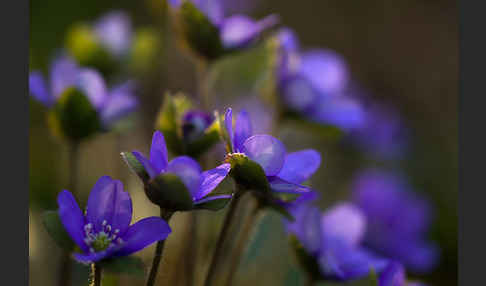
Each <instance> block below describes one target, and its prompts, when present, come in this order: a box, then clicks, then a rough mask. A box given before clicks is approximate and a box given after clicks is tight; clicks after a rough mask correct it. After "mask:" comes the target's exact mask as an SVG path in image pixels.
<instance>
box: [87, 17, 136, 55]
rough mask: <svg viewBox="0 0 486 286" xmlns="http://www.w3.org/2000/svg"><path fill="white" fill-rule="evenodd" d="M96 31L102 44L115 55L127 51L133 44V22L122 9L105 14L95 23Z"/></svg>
mask: <svg viewBox="0 0 486 286" xmlns="http://www.w3.org/2000/svg"><path fill="white" fill-rule="evenodd" d="M94 31H95V33H96V35H97V36H98V38H99V40H100V42H101V44H102V45H103V46H104V47H105V48H106V49H108V50H109V51H110V52H111V53H113V54H114V55H115V56H121V55H123V54H125V53H127V52H128V50H129V49H130V47H131V45H132V36H133V35H132V34H133V32H132V23H131V20H130V17H128V15H127V14H126V13H124V12H122V11H112V12H109V13H107V14H105V15H103V16H102V17H101V18H100V19H99V20H98V21H96V23H95V24H94Z"/></svg>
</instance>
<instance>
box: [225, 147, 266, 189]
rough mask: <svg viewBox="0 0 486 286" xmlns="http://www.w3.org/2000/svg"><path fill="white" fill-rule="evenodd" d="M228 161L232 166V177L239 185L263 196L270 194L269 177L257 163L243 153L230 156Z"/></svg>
mask: <svg viewBox="0 0 486 286" xmlns="http://www.w3.org/2000/svg"><path fill="white" fill-rule="evenodd" d="M226 160H227V162H229V163H230V164H231V171H230V175H231V176H232V177H233V179H234V180H235V182H236V183H237V184H238V185H240V186H242V187H243V188H244V189H248V190H253V191H255V192H257V193H260V195H263V196H268V195H269V194H270V184H269V183H268V180H267V176H266V175H265V172H264V171H263V169H262V167H261V166H260V165H259V164H258V163H257V162H255V161H253V160H250V158H248V157H247V156H246V155H245V154H241V153H233V154H229V155H227V159H226Z"/></svg>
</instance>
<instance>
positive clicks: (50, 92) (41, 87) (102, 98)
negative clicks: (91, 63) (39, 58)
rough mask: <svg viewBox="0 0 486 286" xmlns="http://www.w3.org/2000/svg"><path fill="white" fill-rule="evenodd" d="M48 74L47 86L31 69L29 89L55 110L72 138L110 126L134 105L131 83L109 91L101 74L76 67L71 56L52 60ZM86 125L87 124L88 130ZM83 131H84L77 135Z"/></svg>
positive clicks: (67, 133) (61, 125) (65, 132)
mask: <svg viewBox="0 0 486 286" xmlns="http://www.w3.org/2000/svg"><path fill="white" fill-rule="evenodd" d="M49 77H50V78H49V85H48V84H47V83H46V80H45V79H44V77H43V76H42V74H41V73H40V72H39V71H33V72H31V73H30V75H29V89H30V92H31V94H32V96H33V97H34V98H35V99H36V100H37V101H39V102H40V103H42V104H43V105H44V106H46V107H48V108H49V109H51V110H53V111H54V113H55V115H56V118H57V119H58V121H59V124H60V128H61V130H62V132H64V134H65V135H67V136H68V137H71V138H72V139H80V138H76V137H83V136H88V135H90V134H91V133H93V132H95V131H99V130H108V129H110V128H111V127H112V126H113V125H114V124H115V123H116V122H117V121H118V120H119V119H121V118H122V117H124V116H126V115H127V114H129V113H130V112H132V111H134V109H135V108H136V106H137V99H136V97H135V96H134V83H133V82H131V81H128V82H126V83H123V84H121V85H118V86H115V87H113V88H112V89H111V90H109V89H108V88H107V87H106V84H105V81H104V79H103V77H102V76H101V74H100V73H98V72H97V71H96V70H94V69H89V68H81V67H79V66H78V65H77V64H76V63H75V62H74V61H73V60H72V59H71V58H67V57H61V58H58V59H56V60H54V62H53V63H52V64H51V67H50V71H49ZM86 126H88V127H89V130H87V131H86V130H85V129H86ZM83 128H84V129H83ZM83 130H85V131H86V132H84V133H83V134H76V132H81V131H83ZM73 137H74V138H73Z"/></svg>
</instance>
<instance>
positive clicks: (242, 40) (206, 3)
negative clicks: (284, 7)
mask: <svg viewBox="0 0 486 286" xmlns="http://www.w3.org/2000/svg"><path fill="white" fill-rule="evenodd" d="M187 1H188V2H192V3H193V4H194V5H195V6H196V7H197V8H198V9H199V10H200V11H201V12H202V13H203V14H204V15H206V17H208V19H209V20H210V21H211V23H212V24H213V25H214V26H215V27H217V28H218V29H219V33H220V38H221V42H222V44H223V47H224V48H225V49H239V48H243V47H244V46H246V45H248V44H249V43H251V42H252V41H253V40H254V39H256V38H257V37H258V36H260V34H261V33H262V32H263V31H265V30H267V29H268V28H271V27H273V26H275V25H276V24H277V23H278V17H277V16H276V15H273V14H272V15H269V16H267V17H265V18H263V19H261V20H259V21H255V20H253V19H251V18H249V17H247V16H245V15H241V14H236V15H232V16H229V17H227V16H225V11H223V10H224V8H223V4H224V3H223V2H224V1H222V0H215V1H210V0H187ZM183 2H184V0H169V4H170V6H172V8H175V9H177V8H179V6H180V5H181V4H182V3H183Z"/></svg>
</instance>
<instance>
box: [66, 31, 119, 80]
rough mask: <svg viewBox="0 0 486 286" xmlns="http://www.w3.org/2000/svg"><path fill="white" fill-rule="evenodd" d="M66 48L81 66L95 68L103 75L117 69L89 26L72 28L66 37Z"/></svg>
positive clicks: (113, 60)
mask: <svg viewBox="0 0 486 286" xmlns="http://www.w3.org/2000/svg"><path fill="white" fill-rule="evenodd" d="M66 47H67V50H68V52H69V53H70V54H71V55H72V56H73V57H74V58H75V59H76V61H78V62H79V64H80V65H82V66H90V67H95V68H96V69H98V70H99V71H101V73H103V74H104V75H107V74H110V73H111V72H113V71H115V70H116V68H117V63H116V60H115V58H114V56H113V55H112V54H111V53H110V52H109V51H108V49H106V48H105V47H104V46H103V45H102V43H101V41H100V39H99V38H98V36H97V35H96V33H95V31H94V30H93V29H92V28H91V27H90V26H89V25H86V24H77V25H74V26H72V27H71V28H70V29H69V31H68V33H67V36H66Z"/></svg>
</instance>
